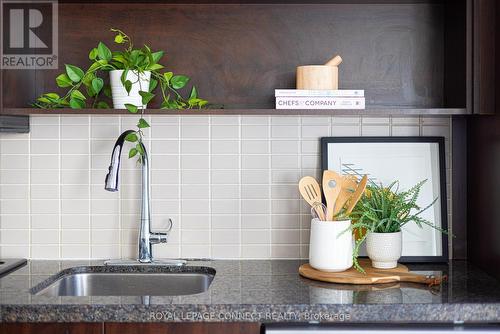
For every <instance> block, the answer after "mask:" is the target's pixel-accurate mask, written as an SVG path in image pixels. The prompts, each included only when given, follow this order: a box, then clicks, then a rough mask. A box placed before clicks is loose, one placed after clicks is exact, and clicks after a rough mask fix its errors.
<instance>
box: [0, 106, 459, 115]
mask: <svg viewBox="0 0 500 334" xmlns="http://www.w3.org/2000/svg"><path fill="white" fill-rule="evenodd" d="M61 114H64V115H110V114H113V115H114V114H116V115H127V114H128V115H132V114H131V113H129V112H128V111H127V110H125V109H123V110H121V109H52V110H49V109H36V108H4V109H3V110H2V112H1V113H0V115H61ZM146 114H149V115H244V116H245V115H247V116H253V115H267V116H287V115H288V116H309V115H311V116H453V115H468V112H467V110H466V109H465V108H369V109H365V110H344V109H342V110H331V109H327V110H320V109H314V110H304V109H300V110H298V109H297V110H293V109H202V110H199V109H192V110H171V109H146Z"/></svg>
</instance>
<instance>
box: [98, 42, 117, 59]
mask: <svg viewBox="0 0 500 334" xmlns="http://www.w3.org/2000/svg"><path fill="white" fill-rule="evenodd" d="M97 56H98V57H99V58H100V59H103V60H106V61H110V60H111V58H112V57H113V55H112V53H111V50H110V49H109V48H108V47H107V46H106V44H104V43H103V42H99V44H98V45H97Z"/></svg>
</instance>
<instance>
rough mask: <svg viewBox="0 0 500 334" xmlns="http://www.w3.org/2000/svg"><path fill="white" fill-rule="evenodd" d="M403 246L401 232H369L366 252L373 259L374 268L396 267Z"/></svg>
mask: <svg viewBox="0 0 500 334" xmlns="http://www.w3.org/2000/svg"><path fill="white" fill-rule="evenodd" d="M402 246H403V245H402V238H401V232H394V233H374V232H369V233H368V235H367V236H366V253H367V254H368V257H369V258H370V260H372V266H373V267H374V268H379V269H390V268H396V267H397V265H398V260H399V258H400V257H401V250H402Z"/></svg>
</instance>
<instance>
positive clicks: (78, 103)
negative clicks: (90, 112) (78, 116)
mask: <svg viewBox="0 0 500 334" xmlns="http://www.w3.org/2000/svg"><path fill="white" fill-rule="evenodd" d="M69 106H70V107H71V108H73V109H82V108H85V102H84V101H82V100H80V99H76V98H71V99H70V100H69Z"/></svg>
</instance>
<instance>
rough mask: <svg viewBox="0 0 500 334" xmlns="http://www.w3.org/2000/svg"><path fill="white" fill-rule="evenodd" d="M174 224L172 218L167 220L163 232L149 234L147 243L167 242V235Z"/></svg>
mask: <svg viewBox="0 0 500 334" xmlns="http://www.w3.org/2000/svg"><path fill="white" fill-rule="evenodd" d="M173 226H174V223H173V222H172V218H168V227H167V229H166V231H165V232H151V234H150V237H149V242H150V243H152V244H159V243H166V242H167V241H168V234H169V232H170V231H171V230H172V227H173Z"/></svg>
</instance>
